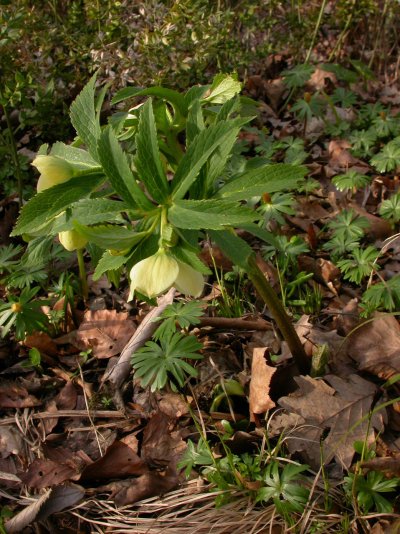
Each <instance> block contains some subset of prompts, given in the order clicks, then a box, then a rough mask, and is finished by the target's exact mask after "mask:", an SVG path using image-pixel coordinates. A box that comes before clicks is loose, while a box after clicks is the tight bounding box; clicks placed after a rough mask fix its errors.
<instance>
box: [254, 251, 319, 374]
mask: <svg viewBox="0 0 400 534" xmlns="http://www.w3.org/2000/svg"><path fill="white" fill-rule="evenodd" d="M247 274H248V276H249V278H250V280H251V281H252V282H253V284H254V286H255V288H256V290H257V292H258V294H259V295H260V297H261V298H262V299H263V301H264V302H265V304H266V305H267V306H268V308H269V310H270V312H271V314H272V317H273V318H274V320H275V321H276V324H277V325H278V328H279V330H280V331H281V334H282V336H283V337H284V339H285V341H286V343H287V344H288V346H289V349H290V352H291V353H292V356H293V358H294V359H295V362H296V364H297V366H298V368H299V370H300V372H301V373H303V374H308V372H309V369H310V360H309V358H307V355H306V353H305V352H304V348H303V345H302V344H301V341H300V339H299V336H298V335H297V333H296V330H295V329H294V327H293V325H292V322H291V320H290V318H289V316H288V315H287V313H286V311H285V309H284V307H283V306H282V303H281V301H280V300H279V298H278V296H277V294H276V293H275V291H274V290H273V289H272V287H271V284H270V283H269V282H268V280H267V279H266V278H265V275H264V273H263V272H262V271H261V269H260V268H259V266H258V265H257V261H256V258H255V256H251V257H250V258H249V260H248V271H247Z"/></svg>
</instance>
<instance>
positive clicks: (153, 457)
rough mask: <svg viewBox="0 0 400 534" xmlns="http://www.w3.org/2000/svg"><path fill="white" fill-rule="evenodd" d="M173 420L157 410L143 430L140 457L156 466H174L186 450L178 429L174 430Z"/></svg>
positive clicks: (170, 467)
mask: <svg viewBox="0 0 400 534" xmlns="http://www.w3.org/2000/svg"><path fill="white" fill-rule="evenodd" d="M174 428H175V420H174V419H170V418H168V417H166V416H165V414H164V413H162V412H157V413H156V414H155V415H153V417H152V418H151V419H150V421H149V423H148V424H147V426H146V428H145V429H144V432H143V443H142V458H143V459H144V460H145V461H146V462H147V463H148V464H149V465H154V466H157V467H165V466H168V468H169V469H172V468H175V466H176V464H177V463H178V461H179V460H180V458H181V456H182V454H183V453H184V451H185V450H186V443H185V442H184V441H183V439H182V436H181V434H180V432H179V431H176V430H174Z"/></svg>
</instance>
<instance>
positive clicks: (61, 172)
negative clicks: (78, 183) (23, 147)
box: [32, 155, 74, 193]
mask: <svg viewBox="0 0 400 534" xmlns="http://www.w3.org/2000/svg"><path fill="white" fill-rule="evenodd" d="M32 165H33V166H34V167H36V168H37V170H38V171H39V172H40V177H39V180H38V183H37V191H38V193H40V191H44V190H45V189H48V188H49V187H53V186H54V185H58V184H62V183H63V182H67V181H68V180H69V179H70V178H72V176H73V174H74V168H73V166H72V165H71V164H70V163H68V161H65V160H64V159H62V158H59V157H58V156H44V155H41V156H36V158H35V159H34V160H33V162H32Z"/></svg>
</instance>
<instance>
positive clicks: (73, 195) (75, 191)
mask: <svg viewBox="0 0 400 534" xmlns="http://www.w3.org/2000/svg"><path fill="white" fill-rule="evenodd" d="M104 180H105V177H104V174H103V173H93V174H88V175H86V176H82V175H80V176H76V177H74V178H71V179H70V180H69V181H68V182H64V183H62V184H58V185H55V186H54V187H50V188H49V189H46V190H45V191H42V192H41V193H38V194H37V195H35V196H34V197H33V198H32V199H31V200H30V201H29V202H28V203H27V204H25V206H24V207H23V208H22V210H21V214H20V216H19V218H18V221H17V224H16V225H15V228H14V230H13V231H12V234H11V235H13V236H16V235H21V234H24V233H30V232H34V231H36V230H37V229H39V228H40V227H41V226H43V225H44V224H45V223H46V222H47V221H48V220H49V219H51V218H52V217H55V216H56V215H58V214H59V213H61V212H62V211H64V210H65V209H66V208H67V207H68V206H70V205H71V204H73V203H74V202H77V201H78V200H80V199H81V198H84V197H86V196H88V195H89V194H90V193H91V192H92V191H94V190H95V189H97V188H98V187H99V186H100V185H101V184H102V183H103V182H104Z"/></svg>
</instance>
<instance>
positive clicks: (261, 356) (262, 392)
mask: <svg viewBox="0 0 400 534" xmlns="http://www.w3.org/2000/svg"><path fill="white" fill-rule="evenodd" d="M266 352H268V349H266V348H255V349H254V350H253V359H252V362H251V380H250V395H249V409H250V420H252V421H254V414H260V413H264V412H267V411H268V410H270V409H271V408H274V406H275V403H274V401H273V400H272V399H271V398H270V396H269V388H270V384H271V380H272V377H273V376H274V374H275V373H276V368H275V367H272V365H268V363H267V361H266V359H265V354H266Z"/></svg>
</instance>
